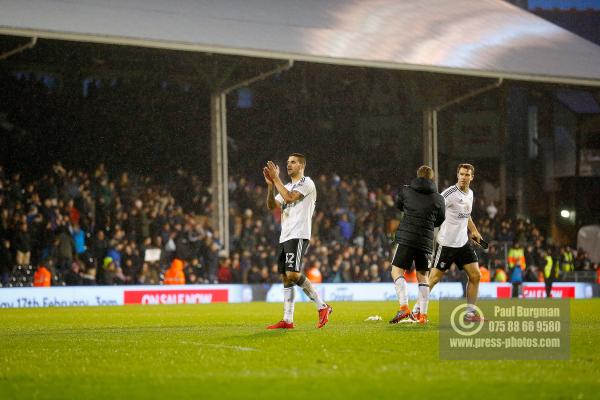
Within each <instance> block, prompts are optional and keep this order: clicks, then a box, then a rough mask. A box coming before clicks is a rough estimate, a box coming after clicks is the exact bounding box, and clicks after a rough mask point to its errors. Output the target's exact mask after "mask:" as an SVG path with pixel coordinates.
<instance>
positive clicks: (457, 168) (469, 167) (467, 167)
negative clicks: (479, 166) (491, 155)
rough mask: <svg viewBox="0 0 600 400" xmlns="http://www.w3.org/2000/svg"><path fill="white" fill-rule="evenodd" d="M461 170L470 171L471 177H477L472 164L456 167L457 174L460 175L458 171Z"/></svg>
mask: <svg viewBox="0 0 600 400" xmlns="http://www.w3.org/2000/svg"><path fill="white" fill-rule="evenodd" d="M461 168H464V169H468V170H469V171H471V175H475V167H474V166H472V165H471V164H467V163H463V164H458V167H456V173H458V171H460V169H461Z"/></svg>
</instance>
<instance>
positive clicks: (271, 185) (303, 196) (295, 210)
mask: <svg viewBox="0 0 600 400" xmlns="http://www.w3.org/2000/svg"><path fill="white" fill-rule="evenodd" d="M305 167H306V157H304V155H302V154H300V153H293V154H291V155H290V156H289V157H288V160H287V172H288V175H289V177H290V179H291V182H289V183H287V184H285V185H284V184H283V182H282V181H281V179H280V178H279V167H278V166H277V165H275V163H273V162H272V161H269V162H267V166H266V167H264V168H263V175H264V177H265V181H266V183H267V187H268V191H267V207H268V208H269V210H273V209H274V208H275V207H277V206H278V205H279V206H280V207H281V235H280V237H279V246H278V250H277V252H278V254H277V261H278V266H279V273H280V274H281V280H282V282H283V319H282V320H281V321H279V322H277V323H275V324H273V325H269V326H267V329H292V328H294V296H295V293H296V292H295V291H294V285H297V286H299V287H300V288H302V290H303V291H304V293H306V295H307V296H308V297H309V298H310V299H311V300H312V301H313V302H315V304H316V305H317V310H318V313H319V322H318V323H317V328H322V327H323V326H325V324H327V322H328V321H329V314H331V313H332V311H333V308H332V307H331V306H329V305H328V304H326V303H325V302H324V301H323V300H322V299H321V296H319V294H318V293H317V291H316V290H315V288H314V287H313V285H312V283H311V282H310V281H309V280H308V279H306V276H305V275H304V274H303V273H302V258H303V256H304V253H305V252H306V249H307V248H308V245H309V242H310V235H311V227H312V216H313V213H314V211H315V203H316V201H317V189H316V187H315V184H314V182H313V180H312V179H310V178H309V177H308V176H304V169H305ZM275 189H277V192H278V194H277V196H275Z"/></svg>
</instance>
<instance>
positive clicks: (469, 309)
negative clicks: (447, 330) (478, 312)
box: [467, 303, 475, 313]
mask: <svg viewBox="0 0 600 400" xmlns="http://www.w3.org/2000/svg"><path fill="white" fill-rule="evenodd" d="M467 312H472V313H474V312H475V304H468V303H467Z"/></svg>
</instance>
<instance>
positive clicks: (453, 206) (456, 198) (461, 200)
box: [437, 185, 473, 247]
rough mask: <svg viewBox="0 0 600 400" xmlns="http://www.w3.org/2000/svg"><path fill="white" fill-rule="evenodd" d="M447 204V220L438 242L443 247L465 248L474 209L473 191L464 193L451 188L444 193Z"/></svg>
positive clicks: (441, 228)
mask: <svg viewBox="0 0 600 400" xmlns="http://www.w3.org/2000/svg"><path fill="white" fill-rule="evenodd" d="M442 196H443V197H444V201H445V203H446V219H445V220H444V222H443V223H442V226H441V227H440V231H439V233H438V236H437V242H438V243H439V244H441V245H442V246H448V247H463V246H464V245H465V244H467V242H468V241H469V234H468V228H467V226H468V222H469V217H470V216H471V210H472V209H473V191H472V190H471V189H469V191H468V192H467V193H465V192H463V191H462V190H460V189H459V188H458V186H456V185H454V186H450V187H449V188H448V189H446V190H444V191H443V192H442Z"/></svg>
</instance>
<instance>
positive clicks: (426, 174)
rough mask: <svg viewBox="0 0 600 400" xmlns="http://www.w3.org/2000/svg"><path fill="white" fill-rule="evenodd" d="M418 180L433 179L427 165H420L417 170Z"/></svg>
mask: <svg viewBox="0 0 600 400" xmlns="http://www.w3.org/2000/svg"><path fill="white" fill-rule="evenodd" d="M417 177H418V178H425V179H429V180H432V179H433V169H431V167H430V166H429V165H421V166H420V167H419V169H418V170H417Z"/></svg>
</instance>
